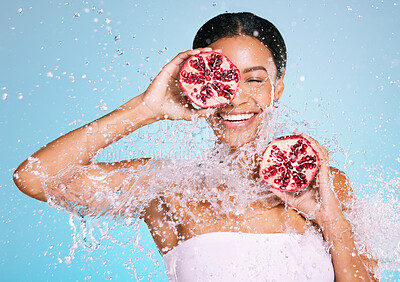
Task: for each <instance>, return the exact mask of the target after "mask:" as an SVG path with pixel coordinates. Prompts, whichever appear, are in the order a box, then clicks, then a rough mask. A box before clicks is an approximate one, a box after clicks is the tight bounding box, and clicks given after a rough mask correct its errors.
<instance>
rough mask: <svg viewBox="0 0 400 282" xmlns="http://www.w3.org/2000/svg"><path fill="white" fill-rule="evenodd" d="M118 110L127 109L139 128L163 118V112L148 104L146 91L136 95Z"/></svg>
mask: <svg viewBox="0 0 400 282" xmlns="http://www.w3.org/2000/svg"><path fill="white" fill-rule="evenodd" d="M118 110H124V111H126V113H127V114H128V115H129V119H130V120H132V121H134V123H135V125H136V126H135V127H137V128H138V127H141V126H144V125H148V124H151V123H153V122H156V121H158V120H161V119H162V118H161V114H159V113H157V112H156V111H155V110H154V109H152V108H151V107H149V106H148V104H147V103H146V101H145V99H144V93H143V94H141V95H139V96H136V97H134V98H133V99H131V100H130V101H128V102H127V103H125V104H124V105H122V106H121V107H120V108H119V109H118Z"/></svg>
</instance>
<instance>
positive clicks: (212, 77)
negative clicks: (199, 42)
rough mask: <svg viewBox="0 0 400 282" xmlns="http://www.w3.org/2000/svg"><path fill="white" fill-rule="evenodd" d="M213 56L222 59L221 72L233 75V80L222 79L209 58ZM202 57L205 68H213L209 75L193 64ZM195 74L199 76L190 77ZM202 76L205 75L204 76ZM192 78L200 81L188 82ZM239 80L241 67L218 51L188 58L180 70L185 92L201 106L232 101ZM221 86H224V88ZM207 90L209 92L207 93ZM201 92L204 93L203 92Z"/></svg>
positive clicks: (181, 84)
mask: <svg viewBox="0 0 400 282" xmlns="http://www.w3.org/2000/svg"><path fill="white" fill-rule="evenodd" d="M211 56H217V57H218V58H221V59H222V64H221V65H220V66H219V69H220V71H219V73H221V72H222V73H224V72H225V74H226V73H229V74H231V75H233V78H232V80H229V81H227V80H226V79H221V78H219V77H218V75H216V72H215V71H213V70H212V68H211V67H210V64H209V60H208V59H207V58H210V57H211ZM200 57H201V58H202V60H203V62H204V64H205V69H206V70H211V71H210V73H208V74H207V75H206V74H205V72H204V71H201V70H198V69H196V68H195V67H193V64H191V62H193V61H198V60H199V58H200ZM200 60H201V59H200ZM193 74H195V75H196V76H197V77H195V78H188V75H193ZM202 76H204V78H203V77H202ZM199 77H200V78H199ZM205 77H207V78H205ZM190 79H194V80H197V82H198V83H193V82H188V80H190ZM239 82H240V71H239V69H238V68H237V67H236V66H235V65H234V64H233V63H232V62H231V61H230V60H229V59H228V57H226V56H225V55H223V54H221V53H218V52H202V53H199V54H196V55H193V56H191V57H190V58H189V59H188V60H186V62H185V63H184V65H183V66H182V68H181V70H180V72H179V84H180V86H181V88H182V90H183V92H185V94H186V96H187V97H188V98H189V99H190V101H192V102H193V104H195V105H197V106H199V107H201V108H216V107H220V106H223V105H226V104H228V103H230V102H231V101H232V100H233V99H234V98H235V95H236V92H237V90H238V88H239ZM204 87H206V88H207V89H205V88H204ZM221 87H224V89H222V88H221ZM216 89H218V90H219V91H217V90H216ZM206 91H207V92H208V93H206ZM201 92H202V93H203V94H201ZM219 94H220V95H219ZM206 95H207V96H210V95H211V97H205V96H206ZM221 95H225V96H221Z"/></svg>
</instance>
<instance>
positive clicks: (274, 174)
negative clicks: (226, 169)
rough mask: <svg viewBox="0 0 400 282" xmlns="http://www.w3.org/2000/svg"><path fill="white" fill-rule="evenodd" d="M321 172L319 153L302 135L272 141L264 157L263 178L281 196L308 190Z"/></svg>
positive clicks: (261, 168)
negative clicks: (278, 191)
mask: <svg viewBox="0 0 400 282" xmlns="http://www.w3.org/2000/svg"><path fill="white" fill-rule="evenodd" d="M318 169H319V158H318V155H317V152H316V151H315V150H314V149H313V148H312V147H311V143H310V142H309V141H308V140H307V139H305V138H304V137H302V136H300V135H292V136H286V137H280V138H278V139H276V140H274V141H272V142H271V143H270V144H269V145H268V146H267V148H266V149H265V152H264V154H263V158H262V161H261V165H260V176H261V177H262V179H263V180H264V181H265V182H266V183H267V184H268V185H269V186H271V187H272V188H274V189H278V190H280V191H282V192H292V191H298V190H301V189H304V188H306V187H307V186H308V185H309V184H310V182H311V181H312V180H313V179H314V176H315V175H316V174H317V172H318Z"/></svg>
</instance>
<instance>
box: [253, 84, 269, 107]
mask: <svg viewBox="0 0 400 282" xmlns="http://www.w3.org/2000/svg"><path fill="white" fill-rule="evenodd" d="M254 94H255V95H253V97H254V100H255V102H256V103H257V105H258V106H259V107H260V108H263V109H264V108H267V107H269V106H270V104H271V89H268V90H267V89H265V90H260V91H257V93H254Z"/></svg>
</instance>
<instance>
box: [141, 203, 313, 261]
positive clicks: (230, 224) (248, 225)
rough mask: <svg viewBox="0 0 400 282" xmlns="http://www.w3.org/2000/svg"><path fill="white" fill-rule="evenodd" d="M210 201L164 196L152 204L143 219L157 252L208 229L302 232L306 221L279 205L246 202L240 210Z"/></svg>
mask: <svg viewBox="0 0 400 282" xmlns="http://www.w3.org/2000/svg"><path fill="white" fill-rule="evenodd" d="M223 205H224V203H223V202H220V203H219V205H216V203H215V202H210V201H206V200H203V201H196V202H193V201H183V200H182V199H179V197H177V196H174V197H172V196H171V197H165V198H162V199H158V200H157V201H155V202H153V203H152V207H150V208H149V210H148V212H147V215H146V218H145V221H146V223H147V225H148V227H149V229H150V232H151V234H152V235H153V239H154V241H155V243H156V244H157V246H158V248H159V250H160V252H161V253H165V252H168V251H169V250H170V249H172V248H174V247H176V246H177V245H178V243H179V242H180V241H185V240H188V239H190V238H192V237H195V236H197V235H201V234H206V233H212V232H242V233H283V232H286V231H293V232H297V233H304V231H305V229H307V227H308V224H307V222H306V221H305V219H304V218H303V217H302V216H301V215H299V214H298V213H297V212H295V211H294V210H292V209H289V208H286V207H284V206H283V205H277V206H274V207H270V206H268V205H265V204H264V203H263V202H262V201H260V202H259V201H255V202H253V203H250V204H248V205H247V206H246V207H245V208H243V209H241V211H240V212H238V211H237V210H234V209H233V210H232V212H227V211H226V209H222V208H221V206H223Z"/></svg>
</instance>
